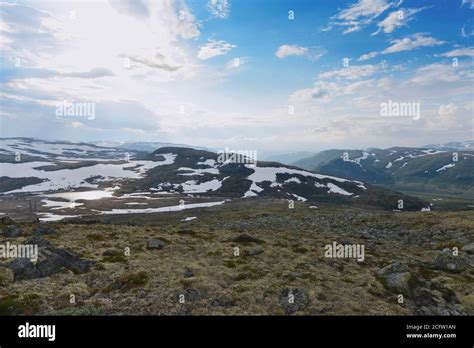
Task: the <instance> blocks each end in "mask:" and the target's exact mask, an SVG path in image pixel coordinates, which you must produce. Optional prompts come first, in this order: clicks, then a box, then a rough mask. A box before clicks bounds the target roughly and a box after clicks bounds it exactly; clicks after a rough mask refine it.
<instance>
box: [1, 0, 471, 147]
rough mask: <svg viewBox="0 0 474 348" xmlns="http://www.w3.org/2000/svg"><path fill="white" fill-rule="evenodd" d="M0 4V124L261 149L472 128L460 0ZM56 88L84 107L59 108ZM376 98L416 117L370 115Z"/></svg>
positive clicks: (455, 135)
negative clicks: (409, 108) (413, 107)
mask: <svg viewBox="0 0 474 348" xmlns="http://www.w3.org/2000/svg"><path fill="white" fill-rule="evenodd" d="M290 11H292V12H291V13H292V14H293V15H294V17H291V16H290ZM0 14H1V19H2V20H1V22H0V45H1V46H0V47H2V50H1V56H0V64H1V66H0V69H1V70H0V82H1V83H2V85H1V89H0V98H1V105H0V106H1V109H0V122H1V131H0V136H3V137H12V136H32V137H39V138H45V139H66V140H74V141H90V140H112V141H133V140H136V141H164V142H176V143H189V144H195V145H200V146H208V147H212V148H225V147H229V148H234V149H242V150H245V149H256V150H258V151H261V152H290V151H298V150H306V151H317V150H322V149H326V148H343V147H352V148H362V147H372V146H379V147H388V146H394V145H400V146H420V145H423V144H427V143H434V142H442V141H456V140H468V139H472V138H473V128H472V119H473V117H472V116H473V101H472V99H473V98H472V95H473V77H474V74H473V69H472V67H473V66H472V64H473V57H474V48H473V44H472V39H473V35H474V32H473V30H474V27H473V25H474V22H473V14H474V1H472V0H437V1H428V0H426V1H424V0H416V1H415V0H411V1H410V0H350V1H343V0H318V1H316V0H298V1H294V0H288V1H284V0H233V1H232V0H189V1H184V0H183V1H181V0H176V1H172V0H160V1H158V0H154V1H144V0H143V1H140V0H134V1H100V0H96V1H79V2H74V1H61V2H59V1H57V2H55V1H45V2H43V1H9V2H0ZM290 17H291V18H290ZM345 58H346V63H347V64H344V59H345ZM64 101H68V102H70V103H73V104H74V103H76V104H78V103H88V104H93V105H94V107H95V109H94V110H95V116H94V117H93V118H91V117H89V118H88V117H84V115H80V114H73V115H68V116H63V115H59V116H58V114H57V112H56V110H57V107H58V104H59V103H62V102H64ZM388 101H393V102H395V103H419V105H420V110H421V114H420V117H419V118H418V119H413V118H412V117H403V115H402V116H398V117H383V116H381V113H380V109H381V104H382V103H386V102H388ZM405 116H406V115H405Z"/></svg>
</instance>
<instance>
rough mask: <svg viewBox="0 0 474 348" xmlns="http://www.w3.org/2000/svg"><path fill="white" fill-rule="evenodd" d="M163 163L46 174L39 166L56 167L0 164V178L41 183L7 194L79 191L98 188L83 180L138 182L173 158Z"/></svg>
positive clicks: (110, 165)
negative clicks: (73, 189)
mask: <svg viewBox="0 0 474 348" xmlns="http://www.w3.org/2000/svg"><path fill="white" fill-rule="evenodd" d="M163 156H164V157H165V160H164V161H160V162H154V161H133V160H131V161H130V162H126V163H122V164H112V163H108V164H103V163H100V164H95V165H93V166H88V167H80V168H76V169H60V170H52V171H46V170H41V169H38V167H42V166H51V165H57V164H55V163H54V162H20V163H0V173H2V176H7V177H10V178H27V177H37V178H39V179H42V180H44V181H43V182H41V183H38V184H33V185H28V186H24V187H22V188H21V189H17V190H12V191H9V192H6V193H7V194H8V193H18V192H44V191H55V190H65V189H70V188H71V187H73V188H79V187H88V188H97V187H98V185H97V184H91V183H88V182H86V179H89V178H93V177H100V178H98V179H97V181H109V180H112V179H119V178H131V179H138V178H141V177H143V176H144V174H145V173H146V172H147V171H148V170H149V169H151V168H155V167H157V166H161V165H166V164H172V163H174V159H175V157H176V155H173V154H165V155H163Z"/></svg>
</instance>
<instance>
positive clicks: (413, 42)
mask: <svg viewBox="0 0 474 348" xmlns="http://www.w3.org/2000/svg"><path fill="white" fill-rule="evenodd" d="M390 43H391V44H392V45H391V46H390V47H388V48H386V49H385V50H383V51H382V54H389V53H396V52H402V51H411V50H414V49H416V48H419V47H432V46H438V45H442V44H444V41H442V40H438V39H435V38H433V37H431V36H426V35H425V34H423V33H417V34H413V35H411V36H409V37H405V38H403V39H397V40H393V41H391V42H390Z"/></svg>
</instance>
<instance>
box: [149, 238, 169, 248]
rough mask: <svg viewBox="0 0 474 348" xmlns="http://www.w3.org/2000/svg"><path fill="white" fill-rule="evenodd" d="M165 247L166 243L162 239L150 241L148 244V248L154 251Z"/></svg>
mask: <svg viewBox="0 0 474 348" xmlns="http://www.w3.org/2000/svg"><path fill="white" fill-rule="evenodd" d="M164 246H165V242H163V241H162V240H160V239H150V240H149V241H148V242H147V243H146V248H147V249H149V250H153V249H163V248H164Z"/></svg>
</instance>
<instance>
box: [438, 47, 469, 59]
mask: <svg viewBox="0 0 474 348" xmlns="http://www.w3.org/2000/svg"><path fill="white" fill-rule="evenodd" d="M441 56H443V57H463V56H464V57H474V47H466V48H456V49H454V50H452V51H449V52H446V53H443V54H441Z"/></svg>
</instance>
